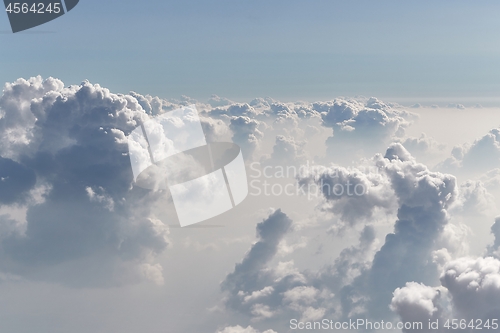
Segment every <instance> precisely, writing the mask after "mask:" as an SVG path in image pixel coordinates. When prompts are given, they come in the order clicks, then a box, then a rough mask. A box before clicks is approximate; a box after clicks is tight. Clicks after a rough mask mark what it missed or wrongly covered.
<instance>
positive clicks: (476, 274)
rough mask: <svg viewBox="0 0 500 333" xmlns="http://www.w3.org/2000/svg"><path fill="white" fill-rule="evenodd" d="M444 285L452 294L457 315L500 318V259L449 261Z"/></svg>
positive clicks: (483, 318) (460, 316) (462, 316)
mask: <svg viewBox="0 0 500 333" xmlns="http://www.w3.org/2000/svg"><path fill="white" fill-rule="evenodd" d="M441 284H442V285H443V286H444V287H446V288H447V290H448V291H449V293H450V296H451V299H452V304H453V309H454V312H455V313H454V315H455V316H456V318H464V319H467V320H471V319H482V320H483V321H484V320H486V319H493V318H496V319H498V318H499V316H500V304H499V303H498V300H499V299H500V261H499V260H497V259H495V258H492V257H486V258H460V259H457V260H454V261H452V262H450V263H448V264H447V265H446V266H445V268H444V272H443V274H442V275H441Z"/></svg>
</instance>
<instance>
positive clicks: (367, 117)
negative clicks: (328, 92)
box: [313, 98, 416, 158]
mask: <svg viewBox="0 0 500 333" xmlns="http://www.w3.org/2000/svg"><path fill="white" fill-rule="evenodd" d="M313 108H314V110H316V111H318V112H321V118H322V120H323V126H326V127H331V128H333V136H332V137H330V138H329V139H328V141H327V146H328V153H329V155H330V156H332V157H335V158H341V157H342V156H343V155H346V154H347V155H348V156H352V154H353V152H352V150H355V151H359V152H361V153H362V154H363V156H366V155H372V154H374V153H376V152H377V151H379V150H380V149H381V148H382V147H383V146H384V145H387V144H388V143H389V140H390V139H391V137H394V136H397V137H398V136H402V135H403V134H404V131H405V128H407V127H408V126H409V125H410V124H411V122H412V120H413V119H415V118H416V115H415V114H414V113H411V112H408V111H404V110H401V109H400V107H399V106H397V105H392V104H386V103H383V102H382V101H380V100H378V99H376V98H370V99H369V100H368V101H366V102H363V101H358V100H344V99H337V100H334V101H331V102H326V103H314V104H313Z"/></svg>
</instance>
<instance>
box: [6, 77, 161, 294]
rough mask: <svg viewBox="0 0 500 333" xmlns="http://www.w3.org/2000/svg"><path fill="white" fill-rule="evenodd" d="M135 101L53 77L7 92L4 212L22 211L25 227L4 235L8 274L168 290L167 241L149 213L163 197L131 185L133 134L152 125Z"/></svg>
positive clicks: (21, 82)
mask: <svg viewBox="0 0 500 333" xmlns="http://www.w3.org/2000/svg"><path fill="white" fill-rule="evenodd" d="M135 96H136V97H138V95H137V94H135ZM136 97H133V96H132V95H118V94H113V93H111V92H110V91H109V90H107V89H105V88H102V87H101V86H99V85H92V84H90V83H89V82H83V83H82V84H81V85H78V86H70V87H64V85H63V83H62V82H61V81H59V80H56V79H52V78H49V79H47V80H43V79H42V78H40V77H37V78H32V79H30V80H22V79H20V80H17V81H16V82H14V83H12V84H7V85H6V88H5V90H4V92H3V94H2V96H1V97H0V114H1V115H2V116H1V119H0V128H1V131H0V133H1V135H2V140H0V141H1V143H0V156H1V157H0V175H1V177H2V180H1V182H2V187H0V189H1V190H0V204H11V205H18V206H21V207H23V208H24V210H25V211H26V225H25V232H24V234H22V235H19V234H18V233H11V234H9V233H7V234H3V235H2V237H1V238H2V251H0V257H1V262H2V265H1V267H0V269H1V270H2V271H5V272H10V273H13V274H17V275H20V276H24V277H26V278H30V279H40V280H47V281H55V282H60V283H65V284H69V285H79V286H108V285H113V284H121V283H132V282H138V281H141V280H142V279H144V278H145V279H151V280H152V281H154V282H156V283H159V282H161V279H160V275H161V269H160V268H159V267H158V266H156V263H154V258H155V257H156V256H157V255H158V254H160V253H161V252H163V251H164V250H165V249H166V248H167V246H168V243H169V242H168V238H167V237H168V233H169V232H168V227H167V226H166V225H165V224H163V223H162V222H161V221H159V220H157V219H154V218H152V212H151V205H152V204H153V203H154V202H155V201H156V200H158V199H159V198H160V197H162V195H161V194H160V193H151V192H149V191H144V190H142V189H138V188H135V187H133V186H132V181H133V178H132V172H131V167H130V161H129V157H128V155H127V152H128V148H127V140H126V135H127V134H128V133H130V131H131V130H133V129H134V128H135V127H136V126H137V125H138V124H139V123H140V122H141V121H143V120H145V119H147V117H148V115H147V114H146V112H145V110H144V109H143V107H142V106H141V104H140V103H139V101H138V99H137V98H136ZM141 103H142V104H143V105H146V104H147V103H149V106H148V108H150V111H151V112H157V111H159V108H160V107H159V105H157V104H158V103H156V102H155V99H153V98H149V97H148V98H146V97H144V98H142V99H141ZM155 103H156V104H155ZM155 105H156V106H155ZM40 189H45V190H44V192H40ZM37 193H42V195H41V196H40V197H38V198H37V197H36V196H37V195H39V194H37ZM162 199H165V198H164V197H162ZM4 220H7V221H9V220H11V219H9V218H7V219H5V218H4ZM4 222H5V221H4ZM2 224H3V225H5V223H2ZM7 224H8V223H7ZM148 265H149V266H148ZM145 268H147V269H145Z"/></svg>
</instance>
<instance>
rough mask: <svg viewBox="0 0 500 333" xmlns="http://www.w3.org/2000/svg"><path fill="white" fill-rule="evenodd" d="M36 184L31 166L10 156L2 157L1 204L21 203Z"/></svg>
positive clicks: (0, 174) (0, 162)
mask: <svg viewBox="0 0 500 333" xmlns="http://www.w3.org/2000/svg"><path fill="white" fill-rule="evenodd" d="M35 184H36V174H35V172H34V171H33V170H31V169H30V168H28V167H26V166H24V165H22V164H20V163H17V162H16V161H13V160H11V159H9V158H3V157H0V185H1V186H0V204H11V203H21V202H24V201H25V199H26V196H27V194H28V193H29V191H30V190H31V189H32V188H33V187H34V186H35Z"/></svg>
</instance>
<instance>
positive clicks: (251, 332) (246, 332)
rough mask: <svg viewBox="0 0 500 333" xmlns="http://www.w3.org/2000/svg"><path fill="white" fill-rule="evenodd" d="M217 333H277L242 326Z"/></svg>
mask: <svg viewBox="0 0 500 333" xmlns="http://www.w3.org/2000/svg"><path fill="white" fill-rule="evenodd" d="M217 333H276V332H275V331H273V330H266V331H263V332H262V331H258V330H256V329H255V328H253V327H252V326H248V327H247V328H243V327H241V326H231V327H226V328H224V329H223V330H221V331H217Z"/></svg>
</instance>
